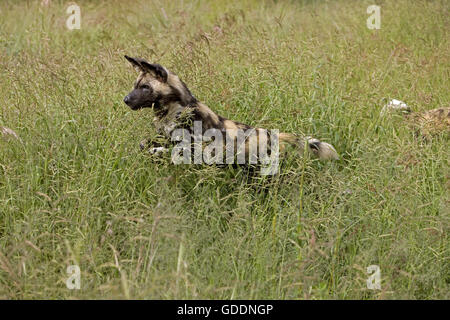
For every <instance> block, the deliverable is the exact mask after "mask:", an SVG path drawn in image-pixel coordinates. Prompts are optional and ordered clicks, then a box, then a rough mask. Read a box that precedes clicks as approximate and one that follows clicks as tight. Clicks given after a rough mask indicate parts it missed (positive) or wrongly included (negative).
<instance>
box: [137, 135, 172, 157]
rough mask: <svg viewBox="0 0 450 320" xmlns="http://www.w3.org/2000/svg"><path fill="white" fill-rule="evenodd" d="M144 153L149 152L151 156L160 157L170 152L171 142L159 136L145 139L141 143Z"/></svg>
mask: <svg viewBox="0 0 450 320" xmlns="http://www.w3.org/2000/svg"><path fill="white" fill-rule="evenodd" d="M139 147H140V148H141V150H142V151H147V152H148V153H150V154H151V155H158V154H161V153H164V152H167V151H169V148H168V147H169V142H168V141H167V139H166V138H165V137H163V136H157V137H155V138H153V139H144V140H142V141H141V142H140V143H139Z"/></svg>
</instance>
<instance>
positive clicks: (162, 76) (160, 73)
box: [141, 60, 168, 82]
mask: <svg viewBox="0 0 450 320" xmlns="http://www.w3.org/2000/svg"><path fill="white" fill-rule="evenodd" d="M141 65H142V67H143V68H144V69H145V71H147V72H150V73H153V74H154V76H155V77H156V78H158V79H159V81H162V82H167V77H168V74H167V71H166V69H164V67H163V66H162V65H160V64H157V63H148V62H147V61H145V60H141Z"/></svg>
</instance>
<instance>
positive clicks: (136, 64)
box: [125, 56, 143, 71]
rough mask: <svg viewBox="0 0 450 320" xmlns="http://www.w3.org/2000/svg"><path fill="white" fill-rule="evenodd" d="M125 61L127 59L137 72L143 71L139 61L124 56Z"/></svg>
mask: <svg viewBox="0 0 450 320" xmlns="http://www.w3.org/2000/svg"><path fill="white" fill-rule="evenodd" d="M125 59H127V60H128V61H129V62H130V63H131V64H132V65H133V67H134V68H135V69H136V70H137V71H143V68H142V65H141V64H140V63H139V61H138V60H139V59H136V58H132V57H129V56H125Z"/></svg>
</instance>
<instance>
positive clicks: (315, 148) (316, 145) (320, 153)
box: [278, 133, 339, 160]
mask: <svg viewBox="0 0 450 320" xmlns="http://www.w3.org/2000/svg"><path fill="white" fill-rule="evenodd" d="M278 138H279V141H280V150H281V151H282V149H283V143H289V144H291V145H294V146H296V147H297V148H298V149H299V150H300V151H301V152H302V153H303V150H304V149H305V145H306V149H307V150H308V151H309V152H310V153H311V154H312V155H314V156H316V157H318V158H319V159H321V160H338V159H339V155H338V153H337V152H336V149H334V147H333V146H332V145H331V144H329V143H326V142H323V141H320V140H318V139H315V138H312V137H305V138H301V137H299V136H297V135H295V134H291V133H280V134H279V137H278Z"/></svg>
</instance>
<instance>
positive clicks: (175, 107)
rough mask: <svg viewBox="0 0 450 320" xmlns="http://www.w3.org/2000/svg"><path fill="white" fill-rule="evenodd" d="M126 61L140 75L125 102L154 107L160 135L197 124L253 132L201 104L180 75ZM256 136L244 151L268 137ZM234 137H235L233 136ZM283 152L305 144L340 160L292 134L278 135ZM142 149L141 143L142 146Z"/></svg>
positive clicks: (313, 141) (324, 148)
mask: <svg viewBox="0 0 450 320" xmlns="http://www.w3.org/2000/svg"><path fill="white" fill-rule="evenodd" d="M125 58H126V59H127V60H128V61H129V62H130V63H131V64H132V65H133V66H134V67H135V68H136V69H137V70H138V71H139V72H140V74H139V76H138V78H137V80H136V82H135V85H134V88H133V90H132V91H131V92H130V93H129V94H128V95H127V96H126V97H125V98H124V102H125V103H126V104H127V105H128V106H129V107H130V108H131V109H133V110H138V109H141V108H147V107H153V110H154V112H155V119H154V122H155V126H156V128H157V130H158V132H159V133H160V134H161V135H163V136H165V137H166V138H169V139H170V135H171V133H172V131H173V130H175V129H176V128H185V129H188V130H192V123H193V122H194V121H201V122H202V128H203V132H205V131H206V130H208V129H218V130H220V131H221V132H226V134H227V135H233V132H235V130H236V129H243V130H244V131H245V130H248V129H252V127H251V126H248V125H246V124H243V123H239V122H237V121H233V120H229V119H226V118H224V117H222V116H220V115H217V114H216V113H215V112H213V111H212V110H211V109H210V108H209V107H208V106H206V105H205V104H203V103H201V102H199V101H198V100H197V99H196V98H195V97H194V95H193V94H192V93H191V92H190V91H189V89H188V88H187V86H186V84H185V83H184V82H183V81H181V80H180V78H178V76H177V75H175V74H174V73H172V72H170V71H169V70H167V69H166V68H164V67H163V66H161V65H159V64H151V63H148V62H147V61H145V60H144V59H140V58H131V57H128V56H125ZM255 130H256V131H255V132H256V136H253V137H250V138H248V139H246V141H245V143H246V145H245V150H246V152H248V150H249V149H250V146H249V145H252V144H257V142H258V139H260V137H262V136H264V137H265V138H264V139H267V136H266V135H265V134H264V135H262V134H261V133H262V132H265V133H266V132H267V131H265V130H264V129H259V128H256V129H255ZM231 138H234V139H235V137H231ZM279 142H280V151H283V149H284V147H285V144H286V143H287V144H291V145H295V146H297V147H298V149H299V150H300V152H303V150H304V146H305V142H307V143H306V145H307V150H308V151H309V152H310V153H311V154H313V155H315V156H317V157H319V158H320V159H338V155H337V152H336V150H335V149H334V147H333V146H332V145H330V144H328V143H326V142H322V141H320V140H317V139H314V138H311V137H305V138H301V137H298V136H297V135H294V134H290V133H280V134H279ZM141 146H142V144H141ZM150 147H153V148H158V150H161V149H160V148H161V145H158V144H152V145H151V146H150Z"/></svg>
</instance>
